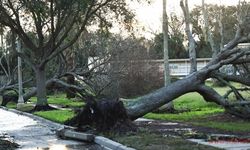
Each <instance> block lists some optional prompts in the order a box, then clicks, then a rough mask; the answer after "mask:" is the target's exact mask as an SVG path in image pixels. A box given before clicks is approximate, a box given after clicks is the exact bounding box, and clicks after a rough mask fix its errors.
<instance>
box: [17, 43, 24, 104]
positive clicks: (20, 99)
mask: <svg viewBox="0 0 250 150" xmlns="http://www.w3.org/2000/svg"><path fill="white" fill-rule="evenodd" d="M17 52H18V53H20V52H21V41H20V39H18V40H17ZM17 71H18V101H17V108H20V107H22V105H23V104H24V99H23V81H22V60H21V57H20V56H18V58H17Z"/></svg>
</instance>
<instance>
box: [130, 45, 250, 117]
mask: <svg viewBox="0 0 250 150" xmlns="http://www.w3.org/2000/svg"><path fill="white" fill-rule="evenodd" d="M246 55H247V56H249V49H245V50H240V49H238V48H235V49H231V50H227V51H222V52H220V53H219V54H218V55H217V56H216V57H215V58H213V59H212V61H210V62H209V64H208V65H207V66H205V67H204V68H202V69H201V70H199V71H197V72H195V73H193V74H191V75H189V76H187V77H186V78H184V79H181V80H178V81H176V82H174V83H172V84H170V85H168V86H166V87H163V88H161V89H159V90H157V91H155V92H153V93H150V94H147V95H145V96H142V97H139V98H136V99H131V100H129V102H128V104H127V106H126V108H127V113H128V116H129V117H130V118H131V119H132V120H134V119H136V118H139V117H142V116H144V115H145V114H147V113H149V112H151V111H152V110H154V109H156V108H158V107H160V106H162V105H164V104H166V103H168V102H170V101H172V100H174V99H176V98H177V97H179V96H182V95H183V94H186V93H188V92H198V93H199V94H201V95H202V96H203V97H204V99H205V100H206V101H212V102H215V103H217V104H218V105H221V106H223V107H224V108H225V109H226V110H227V111H229V112H230V113H231V114H234V115H237V116H239V117H243V118H250V115H249V114H250V109H248V107H245V105H248V103H249V102H248V101H244V105H243V103H242V107H241V104H238V103H234V102H233V103H231V102H229V101H228V100H227V99H225V98H224V97H223V96H221V95H220V94H218V93H217V92H216V91H214V90H213V89H211V88H210V87H208V86H206V85H205V80H206V79H208V78H210V77H213V76H217V77H216V78H224V79H225V80H227V81H238V82H240V83H243V84H245V85H247V83H250V79H246V78H244V79H241V78H239V77H236V76H235V77H232V78H231V79H230V78H225V77H224V76H223V75H220V74H217V70H218V69H219V68H220V67H222V66H223V65H227V64H231V63H234V62H235V61H237V59H240V58H245V56H246ZM226 77H228V76H226ZM248 86H249V85H248ZM236 105H237V107H235V106H236ZM241 112H242V113H241ZM247 113H248V115H246V114H247Z"/></svg>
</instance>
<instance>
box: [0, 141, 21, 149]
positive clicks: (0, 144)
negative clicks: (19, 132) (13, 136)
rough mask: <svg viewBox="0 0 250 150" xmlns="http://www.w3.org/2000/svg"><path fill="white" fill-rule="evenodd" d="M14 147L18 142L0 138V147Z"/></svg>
mask: <svg viewBox="0 0 250 150" xmlns="http://www.w3.org/2000/svg"><path fill="white" fill-rule="evenodd" d="M16 148H18V144H16V143H13V142H10V141H7V140H3V139H0V149H4V150H14V149H16Z"/></svg>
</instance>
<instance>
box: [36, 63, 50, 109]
mask: <svg viewBox="0 0 250 150" xmlns="http://www.w3.org/2000/svg"><path fill="white" fill-rule="evenodd" d="M35 74H36V87H37V90H36V95H37V103H36V107H46V106H48V101H47V97H46V96H47V94H46V72H45V67H44V66H42V67H41V66H39V67H36V70H35Z"/></svg>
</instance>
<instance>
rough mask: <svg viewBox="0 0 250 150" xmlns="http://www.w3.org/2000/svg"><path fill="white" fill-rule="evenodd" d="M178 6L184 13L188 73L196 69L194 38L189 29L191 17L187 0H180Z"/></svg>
mask: <svg viewBox="0 0 250 150" xmlns="http://www.w3.org/2000/svg"><path fill="white" fill-rule="evenodd" d="M180 6H181V8H182V11H183V14H184V18H185V26H186V28H185V31H186V34H187V37H188V50H189V59H190V64H191V68H190V73H193V72H196V71H197V62H196V51H195V40H194V38H193V35H192V31H191V29H190V28H191V27H190V25H191V24H190V23H191V19H190V14H189V6H188V0H185V1H184V2H183V0H181V2H180Z"/></svg>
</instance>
